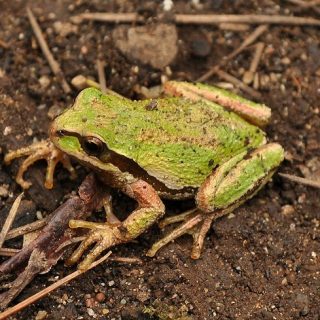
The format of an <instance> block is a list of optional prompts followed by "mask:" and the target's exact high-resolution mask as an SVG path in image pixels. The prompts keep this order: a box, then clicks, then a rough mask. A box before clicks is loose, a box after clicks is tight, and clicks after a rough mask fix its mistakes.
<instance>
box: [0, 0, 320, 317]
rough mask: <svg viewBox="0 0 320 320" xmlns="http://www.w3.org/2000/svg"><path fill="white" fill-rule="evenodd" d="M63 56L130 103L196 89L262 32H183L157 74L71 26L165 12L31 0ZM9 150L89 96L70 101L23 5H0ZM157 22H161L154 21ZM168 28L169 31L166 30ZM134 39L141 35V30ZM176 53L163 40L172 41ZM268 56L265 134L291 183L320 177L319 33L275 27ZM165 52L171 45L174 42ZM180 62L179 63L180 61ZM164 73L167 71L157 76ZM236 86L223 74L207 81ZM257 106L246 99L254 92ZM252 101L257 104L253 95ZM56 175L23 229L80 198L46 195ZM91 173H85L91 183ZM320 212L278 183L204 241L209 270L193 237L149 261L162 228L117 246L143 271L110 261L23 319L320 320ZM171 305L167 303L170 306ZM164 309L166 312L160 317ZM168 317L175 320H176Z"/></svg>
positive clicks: (239, 66) (8, 188)
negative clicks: (179, 319)
mask: <svg viewBox="0 0 320 320" xmlns="http://www.w3.org/2000/svg"><path fill="white" fill-rule="evenodd" d="M194 3H196V2H195V1H194V2H192V1H190V2H186V1H175V2H174V8H173V10H175V12H178V13H189V14H192V13H193V14H195V13H233V14H250V13H257V12H263V13H267V14H286V15H289V14H295V15H301V16H302V15H303V16H312V17H314V18H316V17H317V14H316V10H319V9H318V8H312V7H310V8H308V7H303V6H299V5H296V4H292V3H290V2H289V1H287V2H285V3H283V4H281V5H279V3H278V1H267V0H265V1H258V2H257V1H256V2H254V1H250V2H248V1H234V2H224V1H201V2H200V6H199V5H195V4H194ZM30 5H32V10H33V12H34V14H35V16H36V17H37V19H38V22H39V24H40V25H41V28H42V30H43V32H44V34H45V37H46V40H47V42H48V45H49V47H50V48H51V50H52V53H53V55H54V57H55V58H56V59H57V61H59V63H60V65H61V69H62V70H63V72H64V75H65V77H66V79H67V81H68V82H69V83H70V82H71V79H72V78H73V77H74V76H76V75H79V74H82V75H85V76H86V77H89V78H92V79H97V70H96V61H97V58H98V57H99V58H100V59H102V60H104V61H105V63H106V65H105V69H104V72H105V75H106V80H107V86H108V87H109V88H110V89H112V90H114V91H117V92H119V93H120V94H122V95H124V96H127V97H129V98H140V96H139V93H137V90H136V88H137V85H139V86H144V87H152V86H155V85H159V84H160V83H161V79H162V80H163V79H164V78H166V79H167V78H171V79H183V80H189V81H192V80H195V79H197V78H199V77H200V76H201V75H202V74H203V73H205V72H206V71H208V69H209V68H210V67H212V66H214V65H216V64H217V62H219V61H221V59H223V57H225V56H226V55H227V54H229V53H230V52H232V51H233V50H234V49H236V48H238V47H239V45H240V44H241V42H242V41H243V40H244V39H245V38H246V37H247V36H248V35H249V33H250V32H252V31H253V30H254V28H255V27H254V26H251V27H250V28H249V29H248V28H247V29H246V28H243V27H241V28H240V27H239V29H238V30H231V31H230V30H229V29H223V28H218V27H217V26H214V25H212V26H209V25H199V26H194V25H193V26H192V25H177V26H176V28H177V37H178V41H177V49H178V52H177V55H176V58H175V59H174V61H173V62H171V63H170V68H166V69H161V68H162V67H163V66H164V65H161V66H160V69H159V65H158V66H156V67H158V69H155V68H153V67H152V66H150V65H149V64H148V63H144V62H143V61H139V58H138V57H135V56H133V58H132V56H131V57H130V56H127V55H129V54H130V52H128V53H127V52H126V51H119V50H118V49H117V48H116V46H115V42H114V39H113V37H112V33H113V30H114V29H115V28H116V27H117V25H113V24H106V23H103V22H88V21H87V22H83V23H81V24H78V25H75V24H73V23H72V21H71V20H70V18H71V17H72V16H74V15H77V14H81V13H83V12H84V11H86V10H88V11H91V12H94V11H98V12H99V11H100V12H104V11H107V12H136V11H137V12H139V13H141V14H142V15H145V16H147V19H151V21H152V23H155V24H157V23H160V20H161V19H160V18H153V17H157V16H158V17H159V16H163V7H162V2H157V3H155V2H153V1H144V2H141V1H116V0H115V1H108V2H101V1H86V0H82V1H71V0H65V1H63V2H57V1H50V0H47V1H45V2H43V1H38V0H37V1H32V3H31V2H30ZM0 11H1V12H2V15H1V20H0V26H1V27H0V40H1V41H2V42H0V88H1V89H0V105H1V108H0V148H1V149H0V151H1V160H2V159H3V155H4V153H5V152H6V151H7V150H9V149H16V148H19V147H21V146H25V145H28V144H30V143H31V142H32V141H33V140H35V139H37V140H40V139H42V138H45V137H47V130H48V126H49V123H50V117H52V116H53V115H54V114H56V113H58V112H59V111H61V110H63V109H64V108H65V107H67V106H68V105H70V104H71V103H72V101H73V99H74V98H75V96H76V95H77V91H76V90H73V91H72V93H71V94H69V95H66V94H65V93H64V91H63V90H62V88H61V85H60V82H59V79H57V78H56V77H55V76H54V75H53V74H52V72H51V70H50V68H49V66H48V63H47V61H46V59H45V58H44V56H43V54H42V52H41V50H40V48H39V46H38V44H37V41H36V40H35V37H34V34H33V32H32V29H31V27H30V24H29V22H28V19H27V15H26V2H25V1H11V2H5V3H4V2H2V3H0ZM148 21H149V20H148ZM161 22H162V20H161ZM130 27H132V26H130ZM163 41H165V38H164V40H163ZM259 41H262V42H263V43H264V44H265V49H264V51H263V54H262V57H261V60H260V63H259V66H258V69H257V73H258V75H259V80H260V81H259V87H258V88H257V90H258V91H259V92H260V93H261V101H262V102H264V103H266V104H267V105H269V106H270V107H271V108H272V112H273V117H272V121H271V123H270V125H269V126H268V127H267V128H266V131H267V134H268V137H269V139H270V141H277V142H279V143H281V144H282V145H283V147H284V148H285V150H286V160H285V161H284V163H283V164H282V166H281V168H280V169H279V170H280V171H281V172H287V173H294V174H296V175H302V174H305V175H306V176H308V177H310V176H312V175H313V174H316V173H317V172H318V171H319V167H317V159H319V156H320V146H319V137H320V109H319V87H320V59H319V55H320V47H319V46H320V38H319V30H318V28H317V27H311V26H309V27H307V26H284V25H275V26H270V27H269V29H268V31H267V32H266V33H265V34H264V35H263V36H262V37H261V38H260V39H259ZM163 45H165V44H163ZM253 52H254V50H253V48H249V49H248V50H245V51H243V52H242V53H241V54H239V55H237V56H236V57H235V58H234V59H233V60H232V61H229V62H228V63H227V64H225V65H224V66H223V70H224V71H226V72H228V73H229V74H231V75H233V76H234V77H236V78H238V79H242V77H243V75H244V73H245V72H246V71H247V70H249V67H250V62H251V60H252V57H253ZM169 61H171V60H170V59H168V62H166V63H165V64H167V63H169ZM154 66H155V65H154ZM217 82H220V85H223V86H227V87H230V85H229V84H226V83H225V82H223V83H221V82H222V80H221V79H219V78H218V77H216V76H213V77H212V78H210V80H208V83H217ZM242 94H244V95H246V94H245V93H242ZM248 98H250V97H249V96H248ZM18 162H19V161H16V162H15V163H14V164H13V165H12V166H10V167H5V166H4V165H3V163H2V162H1V171H0V186H1V192H0V217H1V221H2V222H3V221H4V218H5V216H6V214H7V212H8V210H9V208H10V205H11V204H12V202H13V199H14V198H15V197H16V196H17V194H18V193H19V192H20V188H19V187H18V186H17V185H16V184H15V182H14V178H13V177H14V174H15V173H16V171H17V168H18ZM44 167H45V165H44V164H41V163H40V164H37V165H35V166H34V167H33V168H32V170H31V171H29V173H27V175H26V177H27V178H29V179H30V180H31V181H32V182H33V186H32V188H31V189H30V190H28V191H27V192H26V199H27V200H28V203H26V206H28V208H29V209H26V210H22V211H23V212H24V213H26V214H25V218H23V217H20V218H19V223H21V224H23V223H28V222H29V221H30V219H31V220H32V219H36V217H37V215H38V216H39V212H41V215H46V214H47V213H49V212H51V211H52V210H53V209H54V208H56V207H57V206H58V204H59V203H60V202H61V201H63V199H64V196H65V195H67V194H69V193H70V192H71V191H72V190H76V189H77V186H78V184H77V183H75V182H73V181H70V180H69V179H68V174H67V173H66V172H64V171H63V170H59V173H58V175H57V176H56V187H55V189H53V190H51V191H48V190H46V189H44V187H43V175H44V172H45V171H44ZM83 175H84V170H83V171H81V170H80V177H79V180H78V181H77V182H78V183H79V182H80V181H81V177H83ZM115 202H116V203H115V207H116V208H117V210H118V211H119V212H126V211H128V208H129V207H131V205H132V203H129V199H127V198H126V197H124V196H123V195H121V194H117V193H115ZM192 205H193V204H192V202H191V203H190V202H188V203H186V202H178V203H175V202H167V203H166V206H167V208H168V211H169V212H172V213H176V212H182V211H184V210H185V209H187V208H189V207H191V206H192ZM319 221H320V202H319V190H317V189H312V188H309V187H305V186H303V185H300V184H296V183H293V182H290V181H287V180H284V179H282V178H280V177H279V176H278V175H275V176H274V178H273V179H272V181H271V182H270V183H268V185H267V186H266V187H265V188H263V189H262V190H261V191H260V192H259V194H258V195H257V196H255V197H254V198H253V199H252V200H250V201H248V202H247V203H245V204H244V205H243V206H242V207H241V208H239V209H237V210H235V212H234V213H233V214H231V215H229V216H228V217H223V218H221V219H219V221H217V222H216V223H215V224H214V225H213V227H212V230H211V231H210V232H209V234H208V237H207V239H206V243H205V248H204V252H203V255H202V257H201V259H199V260H197V261H194V260H191V259H190V258H189V255H190V244H191V241H190V239H189V238H188V237H182V238H181V239H178V240H177V241H176V242H175V243H172V244H170V245H168V246H167V247H166V248H164V249H162V250H161V251H160V252H159V254H158V255H157V256H156V257H155V258H153V259H151V258H147V257H145V256H144V254H145V252H146V250H147V249H148V248H150V246H151V244H152V243H154V242H155V241H156V240H157V239H159V238H160V236H161V235H162V231H160V230H159V229H158V228H157V226H154V227H153V228H151V230H149V231H148V232H146V233H145V234H143V235H142V236H141V237H140V238H139V239H138V240H137V242H135V243H130V244H127V245H123V246H120V247H117V248H114V250H113V252H114V253H113V254H114V255H117V256H124V257H139V258H141V259H142V260H143V264H142V265H134V264H132V265H126V264H119V263H111V262H110V263H105V264H104V265H102V266H99V267H97V268H95V269H94V270H91V271H88V272H87V273H86V274H85V275H83V276H82V277H81V279H77V280H74V281H72V283H70V284H69V285H68V286H65V287H61V288H60V289H59V290H56V291H55V292H53V293H52V294H50V295H49V296H47V297H45V298H43V299H42V300H40V301H39V302H37V303H36V304H34V305H32V306H29V307H28V308H27V309H25V310H23V311H21V312H20V313H18V314H17V315H16V316H15V319H33V318H35V317H36V316H37V317H38V319H41V316H43V315H44V314H45V315H46V316H47V319H62V318H63V317H64V319H80V318H81V317H82V319H91V318H97V319H123V320H124V319H159V317H160V316H159V315H160V312H156V311H155V312H153V313H151V312H149V313H145V312H144V310H146V309H145V308H149V309H148V310H151V308H155V307H154V306H155V304H154V303H155V301H157V305H156V306H159V305H160V306H161V304H162V306H168V309H166V310H169V311H168V313H170V310H180V311H181V310H182V311H183V316H188V317H190V318H191V319H298V318H300V317H303V318H304V319H310V320H311V319H312V320H314V319H318V318H319V317H320V307H319V300H320V296H319V288H320V276H319V274H320V258H319V256H320V223H319ZM70 272H71V270H70V269H69V268H67V267H65V266H64V265H63V263H62V262H61V263H59V264H58V265H57V266H56V267H55V268H53V269H52V270H51V271H50V272H49V273H47V274H45V275H39V276H38V277H36V278H35V279H34V281H33V282H32V285H31V286H30V287H29V288H28V289H26V290H25V291H24V292H23V293H22V294H21V295H20V296H19V298H18V299H16V301H17V302H18V301H22V300H23V299H25V298H26V297H27V296H29V295H31V294H33V293H35V292H37V291H39V290H41V289H42V288H43V287H44V286H46V285H48V284H51V283H52V282H54V281H56V279H58V278H61V277H63V276H64V275H66V274H68V273H70ZM159 303H160V304H159ZM161 310H163V309H161ZM169 316H170V314H169V315H168V319H170V318H169Z"/></svg>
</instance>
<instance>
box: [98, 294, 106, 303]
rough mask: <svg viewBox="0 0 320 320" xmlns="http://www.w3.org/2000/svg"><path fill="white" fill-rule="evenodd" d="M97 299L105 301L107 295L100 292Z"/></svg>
mask: <svg viewBox="0 0 320 320" xmlns="http://www.w3.org/2000/svg"><path fill="white" fill-rule="evenodd" d="M96 300H97V301H98V302H103V301H104V300H106V295H105V294H104V293H103V292H98V293H97V294H96Z"/></svg>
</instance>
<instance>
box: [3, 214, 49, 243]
mask: <svg viewBox="0 0 320 320" xmlns="http://www.w3.org/2000/svg"><path fill="white" fill-rule="evenodd" d="M46 224H47V218H45V219H41V220H37V221H35V222H31V223H29V224H26V225H24V226H21V227H18V228H15V229H11V230H10V231H9V232H8V233H7V235H6V240H9V239H13V238H16V237H19V236H23V235H24V234H26V233H30V232H32V231H35V230H38V229H40V228H42V227H44V226H45V225H46Z"/></svg>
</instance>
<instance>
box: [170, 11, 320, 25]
mask: <svg viewBox="0 0 320 320" xmlns="http://www.w3.org/2000/svg"><path fill="white" fill-rule="evenodd" d="M175 22H176V23H179V24H219V23H223V22H229V23H249V24H286V25H304V26H306V25H313V26H320V20H319V19H314V18H308V17H307V18H305V17H294V16H281V15H259V14H243V15H238V14H176V15H175Z"/></svg>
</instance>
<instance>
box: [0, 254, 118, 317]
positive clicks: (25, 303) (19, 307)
mask: <svg viewBox="0 0 320 320" xmlns="http://www.w3.org/2000/svg"><path fill="white" fill-rule="evenodd" d="M111 253H112V252H111V251H109V252H108V253H107V254H106V255H104V256H103V257H102V258H100V259H98V260H97V261H95V262H93V263H92V264H91V265H90V266H89V268H88V269H87V270H77V271H75V272H73V273H71V274H69V275H68V276H66V277H64V278H62V279H60V280H58V281H57V282H55V283H53V284H51V285H50V286H48V287H47V288H45V289H43V290H41V291H40V292H38V293H36V294H34V295H32V296H31V297H29V298H27V299H25V300H23V301H22V302H20V303H18V304H17V305H15V306H13V307H11V308H8V309H7V310H5V311H4V312H2V313H0V320H4V319H7V318H8V317H10V316H12V315H13V314H15V313H17V312H19V311H21V310H22V309H24V308H26V307H27V306H29V305H30V304H31V303H34V302H36V301H38V300H39V299H41V298H43V297H44V296H46V295H48V294H49V293H50V292H52V291H53V290H55V289H57V288H59V287H61V286H62V285H64V284H66V283H68V282H70V281H71V280H73V279H75V278H76V277H78V276H80V275H81V274H83V273H85V272H87V271H88V270H90V269H92V268H94V267H96V266H98V265H99V264H101V263H102V262H104V261H105V260H107V259H108V257H109V256H110V255H111Z"/></svg>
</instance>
